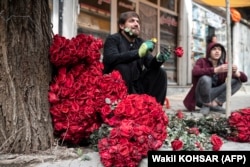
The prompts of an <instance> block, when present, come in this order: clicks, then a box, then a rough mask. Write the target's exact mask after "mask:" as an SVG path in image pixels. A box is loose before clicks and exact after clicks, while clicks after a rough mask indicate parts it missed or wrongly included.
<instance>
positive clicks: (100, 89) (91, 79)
mask: <svg viewBox="0 0 250 167" xmlns="http://www.w3.org/2000/svg"><path fill="white" fill-rule="evenodd" d="M102 46H103V44H102V41H101V40H98V39H95V38H94V37H93V36H91V35H89V36H87V35H84V34H80V35H77V36H76V37H75V38H72V39H71V40H69V39H66V38H64V37H62V36H59V35H55V36H54V41H53V43H52V46H51V47H50V61H51V62H52V63H53V64H54V66H55V67H56V70H57V74H56V76H55V77H54V78H53V81H52V83H51V84H50V87H49V93H48V99H49V102H50V104H51V107H50V113H51V115H52V121H53V126H54V132H55V134H57V135H58V136H60V138H61V140H62V141H67V142H69V143H73V144H79V143H80V142H81V141H83V140H84V139H88V138H89V137H90V135H91V134H92V133H93V132H94V131H96V130H97V129H98V128H100V127H101V125H102V124H103V123H106V124H108V125H109V126H111V127H112V130H111V132H110V134H109V136H107V138H102V139H101V140H100V141H99V144H98V148H99V153H100V157H101V161H102V163H103V164H104V165H105V166H106V167H109V166H127V164H129V165H130V166H131V167H132V166H137V165H138V163H139V162H140V160H141V159H142V158H143V157H145V156H146V155H147V152H148V150H156V149H158V148H159V147H160V146H161V145H162V144H163V142H164V140H165V138H166V137H167V131H166V126H167V124H168V118H167V116H166V115H165V114H164V111H163V110H162V106H161V105H160V104H159V103H157V102H156V99H155V98H153V97H151V96H148V95H127V88H126V86H125V82H124V80H123V79H122V77H121V75H120V73H119V72H117V71H113V72H112V73H110V74H105V75H103V74H102V70H103V64H102V63H101V62H100V52H99V50H100V49H101V47H102ZM125 164H126V165H125Z"/></svg>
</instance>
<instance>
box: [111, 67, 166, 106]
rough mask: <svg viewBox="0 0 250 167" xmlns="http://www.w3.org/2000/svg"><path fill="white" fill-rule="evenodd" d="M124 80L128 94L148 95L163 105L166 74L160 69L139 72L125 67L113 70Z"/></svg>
mask: <svg viewBox="0 0 250 167" xmlns="http://www.w3.org/2000/svg"><path fill="white" fill-rule="evenodd" d="M115 69H116V70H118V71H119V72H120V73H121V75H122V78H123V79H124V80H125V82H126V85H127V88H128V93H129V94H148V95H150V96H153V97H155V98H156V101H157V102H159V103H160V104H161V105H163V104H164V101H165V98H166V94H167V74H166V72H165V71H164V70H163V69H162V68H157V69H149V70H144V71H142V72H139V71H137V70H132V69H131V68H130V67H129V66H127V65H119V66H117V67H116V68H115Z"/></svg>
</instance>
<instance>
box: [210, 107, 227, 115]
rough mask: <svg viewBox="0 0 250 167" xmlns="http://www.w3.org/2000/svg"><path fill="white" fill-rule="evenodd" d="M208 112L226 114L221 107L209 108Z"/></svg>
mask: <svg viewBox="0 0 250 167" xmlns="http://www.w3.org/2000/svg"><path fill="white" fill-rule="evenodd" d="M210 110H212V111H215V112H219V113H223V114H225V113H226V110H225V109H224V108H223V107H221V106H210Z"/></svg>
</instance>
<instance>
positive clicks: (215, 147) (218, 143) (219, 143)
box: [210, 134, 223, 151]
mask: <svg viewBox="0 0 250 167" xmlns="http://www.w3.org/2000/svg"><path fill="white" fill-rule="evenodd" d="M210 140H211V143H212V145H213V151H219V150H220V148H221V146H222V144H223V141H222V140H221V138H220V137H219V136H217V135H216V134H213V135H212V136H211V138H210Z"/></svg>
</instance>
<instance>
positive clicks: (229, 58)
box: [226, 0, 232, 117]
mask: <svg viewBox="0 0 250 167" xmlns="http://www.w3.org/2000/svg"><path fill="white" fill-rule="evenodd" d="M226 13H227V62H228V73H227V80H226V84H227V94H226V117H229V116H230V110H231V80H232V56H231V55H232V49H231V18H230V0H226Z"/></svg>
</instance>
